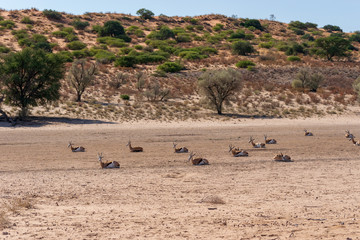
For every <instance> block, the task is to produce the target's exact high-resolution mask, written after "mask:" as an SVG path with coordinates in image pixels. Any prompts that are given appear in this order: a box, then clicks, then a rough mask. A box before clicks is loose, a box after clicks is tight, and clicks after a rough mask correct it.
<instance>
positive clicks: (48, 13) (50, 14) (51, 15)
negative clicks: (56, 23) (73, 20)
mask: <svg viewBox="0 0 360 240" xmlns="http://www.w3.org/2000/svg"><path fill="white" fill-rule="evenodd" d="M43 14H44V16H45V17H47V18H48V19H51V20H61V19H62V15H61V13H59V12H57V11H55V10H51V9H44V11H43Z"/></svg>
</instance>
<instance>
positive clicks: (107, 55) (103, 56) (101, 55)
mask: <svg viewBox="0 0 360 240" xmlns="http://www.w3.org/2000/svg"><path fill="white" fill-rule="evenodd" d="M94 57H95V58H96V60H99V61H100V62H101V63H103V64H107V63H111V62H113V61H115V54H114V53H112V52H109V51H106V50H102V49H100V50H99V51H98V52H97V53H96V54H95V56H94Z"/></svg>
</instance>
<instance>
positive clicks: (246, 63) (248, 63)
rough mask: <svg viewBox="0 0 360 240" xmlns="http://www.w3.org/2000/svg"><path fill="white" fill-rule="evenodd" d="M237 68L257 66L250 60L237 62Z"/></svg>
mask: <svg viewBox="0 0 360 240" xmlns="http://www.w3.org/2000/svg"><path fill="white" fill-rule="evenodd" d="M235 66H236V67H238V68H247V67H249V66H255V63H253V62H252V61H249V60H243V61H239V62H237V63H236V65H235Z"/></svg>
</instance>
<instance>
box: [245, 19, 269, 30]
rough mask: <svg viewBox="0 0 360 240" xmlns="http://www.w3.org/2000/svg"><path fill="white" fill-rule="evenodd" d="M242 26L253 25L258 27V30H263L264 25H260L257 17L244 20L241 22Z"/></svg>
mask: <svg viewBox="0 0 360 240" xmlns="http://www.w3.org/2000/svg"><path fill="white" fill-rule="evenodd" d="M241 25H242V26H244V27H247V28H249V27H254V28H256V29H259V30H260V31H263V30H264V27H263V26H262V25H261V23H260V21H259V20H257V19H247V20H246V21H245V22H243V23H241Z"/></svg>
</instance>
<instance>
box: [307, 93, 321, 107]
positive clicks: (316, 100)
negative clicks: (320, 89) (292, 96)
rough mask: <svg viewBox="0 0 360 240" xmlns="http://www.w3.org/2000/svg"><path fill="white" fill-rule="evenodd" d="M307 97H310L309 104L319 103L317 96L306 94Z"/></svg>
mask: <svg viewBox="0 0 360 240" xmlns="http://www.w3.org/2000/svg"><path fill="white" fill-rule="evenodd" d="M308 95H309V97H310V100H311V102H313V103H315V104H318V103H320V98H319V97H318V95H317V94H315V93H308Z"/></svg>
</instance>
